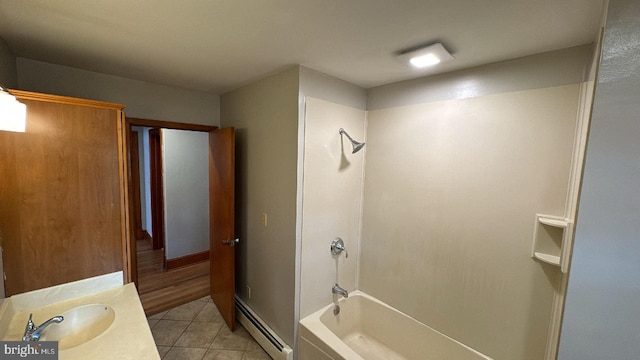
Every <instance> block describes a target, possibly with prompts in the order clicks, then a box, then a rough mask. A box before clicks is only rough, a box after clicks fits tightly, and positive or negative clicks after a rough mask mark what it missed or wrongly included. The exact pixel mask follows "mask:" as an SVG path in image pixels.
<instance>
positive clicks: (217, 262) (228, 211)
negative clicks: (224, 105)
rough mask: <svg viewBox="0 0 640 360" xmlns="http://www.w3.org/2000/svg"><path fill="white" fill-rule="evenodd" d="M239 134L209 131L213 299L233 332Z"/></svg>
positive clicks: (210, 238) (224, 130)
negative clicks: (236, 147) (236, 148)
mask: <svg viewBox="0 0 640 360" xmlns="http://www.w3.org/2000/svg"><path fill="white" fill-rule="evenodd" d="M234 175H235V132H234V129H233V128H226V129H216V130H213V131H210V132H209V217H210V221H209V224H210V225H209V226H210V231H209V236H210V237H209V242H210V251H211V298H212V299H213V302H214V303H215V304H216V307H217V308H218V310H219V311H220V314H222V317H223V318H224V321H225V322H226V323H227V325H228V326H229V329H231V330H232V331H233V330H234V328H235V314H236V313H235V248H234V245H235V241H234V239H235V222H234V214H235V193H234V192H235V186H234V179H235V176H234Z"/></svg>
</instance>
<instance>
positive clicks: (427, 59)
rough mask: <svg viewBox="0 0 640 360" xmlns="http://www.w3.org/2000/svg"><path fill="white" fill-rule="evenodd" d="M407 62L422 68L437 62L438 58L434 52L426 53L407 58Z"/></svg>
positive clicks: (438, 61)
mask: <svg viewBox="0 0 640 360" xmlns="http://www.w3.org/2000/svg"><path fill="white" fill-rule="evenodd" d="M409 62H410V63H411V65H413V66H415V67H417V68H423V67H427V66H433V65H437V64H439V63H440V59H439V58H438V57H437V56H435V55H434V54H426V55H420V56H415V57H412V58H411V59H409Z"/></svg>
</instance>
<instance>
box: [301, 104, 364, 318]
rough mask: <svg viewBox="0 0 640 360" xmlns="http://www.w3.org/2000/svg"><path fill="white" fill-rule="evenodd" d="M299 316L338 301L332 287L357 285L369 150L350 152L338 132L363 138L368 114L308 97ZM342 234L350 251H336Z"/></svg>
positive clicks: (349, 146)
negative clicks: (333, 251) (334, 242)
mask: <svg viewBox="0 0 640 360" xmlns="http://www.w3.org/2000/svg"><path fill="white" fill-rule="evenodd" d="M305 109H306V114H305V119H304V121H305V134H304V139H305V146H304V186H303V212H302V249H301V268H302V272H301V295H300V318H304V317H305V316H307V315H309V314H311V313H312V312H314V311H316V310H318V309H320V308H322V307H324V306H326V305H328V304H330V303H331V302H332V301H333V300H334V295H333V294H332V293H331V286H332V285H333V284H334V283H338V284H340V286H342V287H343V288H345V289H347V290H349V291H351V290H355V289H356V288H357V284H356V279H357V276H356V275H357V269H358V250H359V246H360V223H361V219H360V216H361V206H362V184H363V166H364V156H365V153H366V147H365V149H363V150H361V151H359V152H358V153H356V154H351V151H352V146H351V143H350V142H349V141H348V140H347V138H346V137H345V138H344V139H342V138H341V136H340V135H339V134H338V130H339V129H340V128H344V129H345V130H346V131H347V132H348V133H349V135H351V136H352V137H353V138H354V139H356V140H359V141H364V140H365V138H364V134H365V125H366V121H365V120H366V114H365V111H364V110H360V109H355V108H352V107H347V106H343V105H338V104H334V103H332V102H328V101H324V100H320V99H316V98H311V97H307V98H306V101H305ZM336 237H341V238H342V239H343V240H344V242H345V246H346V248H347V251H348V253H349V258H346V257H345V255H346V254H344V253H343V254H342V255H341V256H332V255H331V252H330V250H329V245H330V244H331V241H332V240H333V239H335V238H336Z"/></svg>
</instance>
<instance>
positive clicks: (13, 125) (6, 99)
mask: <svg viewBox="0 0 640 360" xmlns="http://www.w3.org/2000/svg"><path fill="white" fill-rule="evenodd" d="M26 128H27V105H25V104H23V103H21V102H19V101H18V100H17V99H16V97H15V96H13V95H11V94H10V93H9V92H8V91H7V90H5V89H4V88H1V87H0V130H4V131H15V132H25V131H26Z"/></svg>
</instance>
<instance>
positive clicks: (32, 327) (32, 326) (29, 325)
mask: <svg viewBox="0 0 640 360" xmlns="http://www.w3.org/2000/svg"><path fill="white" fill-rule="evenodd" d="M35 328H36V324H34V323H33V313H31V314H29V320H27V326H26V327H25V328H24V331H25V332H27V331H33V330H35Z"/></svg>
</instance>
